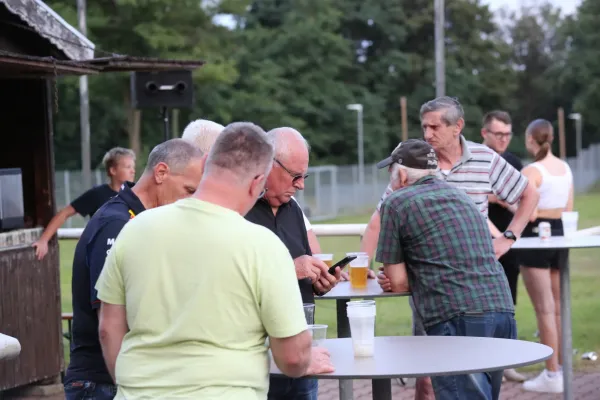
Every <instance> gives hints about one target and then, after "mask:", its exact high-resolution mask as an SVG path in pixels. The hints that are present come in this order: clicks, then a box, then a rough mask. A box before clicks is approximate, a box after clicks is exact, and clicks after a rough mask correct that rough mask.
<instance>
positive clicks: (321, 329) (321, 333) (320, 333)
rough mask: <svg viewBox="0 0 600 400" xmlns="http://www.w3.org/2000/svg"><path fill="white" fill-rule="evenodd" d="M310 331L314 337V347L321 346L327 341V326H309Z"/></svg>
mask: <svg viewBox="0 0 600 400" xmlns="http://www.w3.org/2000/svg"><path fill="white" fill-rule="evenodd" d="M308 330H309V331H310V333H311V335H312V345H313V347H314V346H321V345H322V344H323V341H324V340H325V339H327V325H308Z"/></svg>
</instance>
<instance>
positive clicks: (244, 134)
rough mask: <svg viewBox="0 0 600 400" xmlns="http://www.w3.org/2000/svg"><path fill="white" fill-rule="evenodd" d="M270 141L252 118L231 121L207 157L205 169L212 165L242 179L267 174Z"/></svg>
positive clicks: (271, 148) (271, 155)
mask: <svg viewBox="0 0 600 400" xmlns="http://www.w3.org/2000/svg"><path fill="white" fill-rule="evenodd" d="M273 156H274V149H273V144H272V143H271V141H270V140H269V138H268V137H267V135H266V133H265V131H264V130H263V129H262V128H261V127H260V126H258V125H255V124H253V123H251V122H234V123H231V124H229V125H227V126H226V127H225V129H224V130H223V132H221V134H220V135H219V136H218V137H217V140H216V142H215V144H214V145H213V146H212V148H211V150H210V152H209V154H208V159H207V160H206V167H205V168H206V169H205V171H206V173H207V174H210V173H211V172H212V171H213V170H214V169H215V168H217V169H222V170H227V171H230V172H233V173H234V174H235V175H237V176H238V177H239V178H240V179H241V180H242V181H245V180H247V179H253V178H254V177H255V176H257V175H261V174H265V175H268V174H269V172H270V171H271V167H272V166H273Z"/></svg>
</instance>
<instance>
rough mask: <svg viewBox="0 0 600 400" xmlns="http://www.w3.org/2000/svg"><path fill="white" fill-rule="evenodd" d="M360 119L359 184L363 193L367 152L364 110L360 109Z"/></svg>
mask: <svg viewBox="0 0 600 400" xmlns="http://www.w3.org/2000/svg"><path fill="white" fill-rule="evenodd" d="M357 118H358V168H359V169H358V183H359V184H360V189H361V192H362V190H363V186H364V184H365V150H364V137H363V108H362V107H360V108H359V109H358V112H357Z"/></svg>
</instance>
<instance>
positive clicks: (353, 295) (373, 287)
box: [315, 279, 410, 400]
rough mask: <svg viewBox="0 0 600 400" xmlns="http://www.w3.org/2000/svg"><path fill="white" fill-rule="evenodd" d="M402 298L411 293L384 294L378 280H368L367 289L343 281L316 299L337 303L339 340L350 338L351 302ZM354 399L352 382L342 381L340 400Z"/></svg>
mask: <svg viewBox="0 0 600 400" xmlns="http://www.w3.org/2000/svg"><path fill="white" fill-rule="evenodd" d="M400 296H410V292H405V293H391V292H384V291H383V290H381V287H380V286H379V284H378V283H377V280H376V279H367V287H366V288H364V289H355V288H353V287H352V285H350V281H342V282H339V283H338V284H337V285H335V287H334V288H333V289H331V290H330V291H329V292H328V293H326V294H324V295H323V296H321V297H315V299H317V300H318V299H322V300H335V301H336V302H335V303H336V318H337V336H338V338H348V337H350V322H349V321H348V314H347V312H346V303H348V301H349V300H351V299H378V298H382V297H400ZM352 397H353V394H352V381H351V380H340V400H351V399H352Z"/></svg>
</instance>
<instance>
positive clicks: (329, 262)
mask: <svg viewBox="0 0 600 400" xmlns="http://www.w3.org/2000/svg"><path fill="white" fill-rule="evenodd" d="M313 257H314V258H318V259H319V260H321V261H323V262H324V263H325V264H327V266H328V267H329V268H331V266H332V265H333V254H313Z"/></svg>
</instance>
